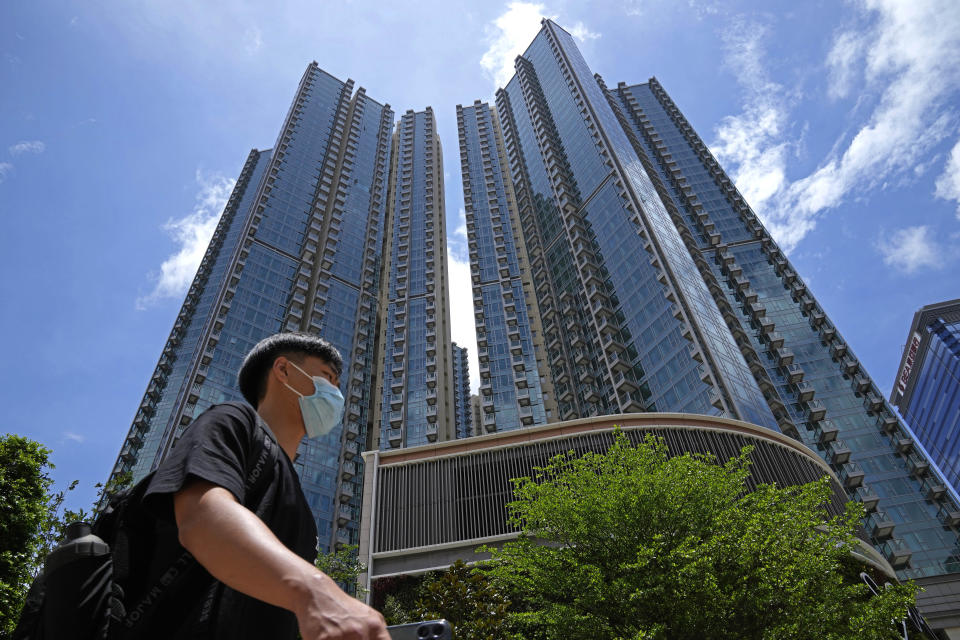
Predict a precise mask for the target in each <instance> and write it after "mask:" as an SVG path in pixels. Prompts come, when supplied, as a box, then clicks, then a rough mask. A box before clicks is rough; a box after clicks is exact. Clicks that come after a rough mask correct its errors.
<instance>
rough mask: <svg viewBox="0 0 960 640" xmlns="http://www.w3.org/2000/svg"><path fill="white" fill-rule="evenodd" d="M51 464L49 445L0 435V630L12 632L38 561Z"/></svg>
mask: <svg viewBox="0 0 960 640" xmlns="http://www.w3.org/2000/svg"><path fill="white" fill-rule="evenodd" d="M52 468H53V465H52V464H50V450H49V449H47V448H46V447H44V446H43V445H41V444H40V443H38V442H34V441H33V440H30V439H28V438H24V437H22V436H17V435H12V434H7V435H4V436H2V437H0V636H6V635H9V634H10V633H12V632H13V628H14V627H15V626H16V622H17V618H18V617H19V615H20V609H21V608H22V606H23V599H24V597H26V593H27V589H28V588H29V587H30V582H31V581H32V580H33V576H34V574H35V572H36V568H37V566H38V564H37V563H38V557H39V556H40V553H41V550H42V547H43V540H42V538H41V537H40V532H41V530H42V529H43V528H44V527H45V526H46V525H47V524H48V523H49V519H50V518H49V507H50V499H51V496H50V495H49V490H50V487H51V485H52V484H53V480H51V479H50V476H49V475H48V471H49V469H52Z"/></svg>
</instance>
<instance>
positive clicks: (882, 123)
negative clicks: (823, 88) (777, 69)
mask: <svg viewBox="0 0 960 640" xmlns="http://www.w3.org/2000/svg"><path fill="white" fill-rule="evenodd" d="M860 4H861V5H862V6H863V7H864V8H865V9H866V12H865V13H866V14H867V15H868V16H869V17H870V18H871V19H872V20H873V22H872V23H871V24H870V25H868V26H867V27H865V28H863V29H861V30H860V32H859V35H856V34H854V33H853V32H852V31H844V32H842V33H840V34H839V35H838V36H836V39H835V42H834V46H833V49H832V50H831V54H830V56H828V60H827V64H828V66H830V68H831V72H832V73H833V75H832V77H831V79H830V88H829V91H832V92H833V93H834V95H837V96H839V95H841V94H844V92H849V90H850V86H851V83H852V82H853V80H852V78H853V75H852V74H853V73H854V70H855V69H857V68H858V65H859V66H862V68H863V71H862V72H861V73H862V75H863V82H864V83H865V86H866V88H867V89H868V90H870V91H873V92H875V93H877V94H879V99H878V100H877V101H876V104H875V106H874V107H873V111H872V112H871V113H870V114H869V115H868V117H867V118H866V119H865V120H863V121H862V122H861V124H860V125H858V126H859V129H858V130H857V131H856V133H855V134H854V135H853V136H852V137H851V138H850V139H849V142H847V141H846V140H841V141H838V144H837V145H835V147H834V150H833V151H831V152H830V153H829V154H828V155H827V157H825V158H824V159H823V160H822V161H821V162H820V163H819V166H818V167H817V169H816V170H814V171H813V172H812V173H811V174H810V175H807V176H806V177H803V178H801V179H798V180H796V181H794V182H792V183H789V182H786V181H784V180H783V179H782V177H781V176H780V173H779V172H780V170H781V169H783V165H782V163H781V160H782V159H783V158H784V156H783V155H782V154H783V149H784V147H782V145H784V144H789V143H788V142H786V140H788V138H789V131H787V130H785V129H783V128H782V127H780V128H777V126H773V125H770V126H766V123H767V122H769V121H772V122H774V123H779V124H781V125H782V124H783V123H784V122H785V120H778V117H780V116H783V117H784V118H785V117H786V112H785V111H783V108H784V107H785V104H783V103H781V104H779V105H778V104H777V103H776V102H775V101H774V102H771V101H769V100H767V101H765V96H767V95H768V94H767V93H766V92H765V91H763V90H762V86H763V85H762V83H761V84H759V85H758V84H757V81H758V79H761V80H762V78H763V75H762V66H761V62H760V61H761V60H762V53H763V52H762V50H761V49H762V48H757V49H755V50H753V51H752V55H750V56H747V55H746V53H751V49H750V48H749V47H747V49H746V51H745V53H744V55H742V56H739V57H737V56H732V58H733V60H734V61H737V62H740V63H744V64H745V65H746V66H745V67H744V68H743V70H742V71H741V73H740V77H739V79H740V82H741V84H743V85H744V86H745V87H746V88H747V89H748V92H747V94H748V99H747V102H746V104H745V106H744V113H743V114H742V115H740V116H736V117H735V118H733V119H727V120H725V121H724V122H723V123H721V125H720V127H718V131H717V133H718V135H721V134H723V135H722V137H721V149H723V148H724V145H726V150H727V151H728V154H727V159H728V160H730V161H732V164H733V166H734V167H735V168H734V171H733V173H734V177H735V180H736V182H737V186H738V187H739V188H740V189H741V191H743V192H744V193H745V194H751V193H752V194H755V196H758V197H759V200H754V201H753V202H752V204H754V207H755V209H757V211H758V213H759V214H760V215H761V216H762V217H763V219H764V222H765V223H766V224H767V226H768V227H769V228H770V230H771V232H772V233H773V234H774V236H775V237H776V238H777V240H778V241H779V242H780V244H781V245H782V246H783V247H784V248H785V249H787V250H790V249H792V248H793V247H795V246H796V245H797V243H799V242H800V241H801V240H802V239H803V238H804V237H805V236H806V234H807V233H809V232H810V231H811V230H812V229H813V228H814V227H815V226H816V221H817V217H818V216H820V215H822V214H823V213H824V212H826V211H828V210H830V209H832V208H834V207H837V206H839V205H840V204H842V203H843V202H844V200H845V199H847V198H848V197H850V196H853V195H856V194H858V193H861V192H865V191H868V190H870V189H873V188H877V187H883V186H885V185H887V184H889V183H894V184H896V183H897V182H898V181H902V180H908V179H909V176H910V174H911V173H914V168H915V167H916V165H917V164H919V163H921V162H923V161H924V160H925V159H926V157H927V155H928V154H929V153H930V150H931V149H933V148H934V147H935V146H936V145H937V144H938V143H939V142H941V141H942V140H943V139H944V137H945V136H946V135H948V133H949V131H951V129H952V128H953V126H954V124H953V123H954V121H955V120H956V118H957V112H956V108H955V106H953V105H955V102H956V101H955V100H954V99H953V97H954V96H955V94H956V91H957V90H958V88H960V65H957V64H956V60H958V59H960V11H957V10H956V8H955V5H954V3H953V0H914V1H912V2H909V3H906V2H898V1H897V0H861V1H860ZM858 43H859V44H858ZM753 62H756V64H757V66H758V68H760V69H761V75H759V76H758V75H757V73H755V69H754V68H753V67H752V66H751V65H752V63H753ZM757 86H760V87H761V90H760V91H756V90H755V89H756V87H757ZM767 107H770V109H767ZM778 108H779V109H780V110H779V111H777V109H778ZM738 120H742V121H744V122H745V123H746V124H745V125H743V126H741V127H739V128H737V127H733V131H734V132H735V133H743V132H745V133H743V136H744V138H745V139H746V140H747V142H744V143H742V144H741V146H740V147H737V146H736V145H732V146H731V145H730V143H729V140H731V139H733V140H736V139H737V137H736V136H733V135H731V134H729V133H726V132H725V129H724V127H727V126H729V125H731V123H733V124H737V122H738ZM747 125H752V128H751V127H750V126H747ZM754 135H756V136H759V139H756V138H754V137H751V136H754ZM914 175H915V173H914ZM776 185H779V186H778V187H777V188H776V190H775V191H774V192H773V194H772V195H768V194H771V190H773V189H774V187H775V186H776ZM747 197H748V199H749V198H750V196H749V195H747Z"/></svg>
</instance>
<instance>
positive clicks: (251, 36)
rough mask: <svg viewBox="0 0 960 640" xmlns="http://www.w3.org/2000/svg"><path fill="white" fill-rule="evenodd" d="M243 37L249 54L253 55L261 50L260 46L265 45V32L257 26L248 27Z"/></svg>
mask: <svg viewBox="0 0 960 640" xmlns="http://www.w3.org/2000/svg"><path fill="white" fill-rule="evenodd" d="M243 39H244V49H246V51H247V55H251V56H252V55H253V54H255V53H256V52H258V51H260V47H262V46H263V33H262V32H261V31H260V29H259V28H257V27H251V28H250V29H247V31H246V33H244V34H243Z"/></svg>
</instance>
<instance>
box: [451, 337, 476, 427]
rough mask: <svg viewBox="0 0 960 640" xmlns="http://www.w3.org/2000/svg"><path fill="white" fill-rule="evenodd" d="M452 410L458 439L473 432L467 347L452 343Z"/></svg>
mask: <svg viewBox="0 0 960 640" xmlns="http://www.w3.org/2000/svg"><path fill="white" fill-rule="evenodd" d="M453 410H454V414H455V418H456V419H455V420H454V431H455V432H456V436H457V438H458V439H460V438H469V437H470V436H472V435H474V433H473V411H472V410H471V407H470V366H469V361H468V356H467V348H466V347H460V346H458V345H457V343H456V342H454V343H453Z"/></svg>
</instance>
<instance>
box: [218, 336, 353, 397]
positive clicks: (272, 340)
mask: <svg viewBox="0 0 960 640" xmlns="http://www.w3.org/2000/svg"><path fill="white" fill-rule="evenodd" d="M280 356H285V357H287V358H291V359H292V360H294V361H297V362H299V361H302V359H303V357H304V356H315V357H317V358H320V359H321V360H323V361H324V362H326V363H327V364H328V365H330V366H331V367H332V368H333V370H334V371H335V372H336V373H337V376H338V377H339V376H340V371H341V369H342V368H343V358H342V357H341V356H340V352H339V351H337V349H336V347H334V346H333V345H332V344H330V343H329V342H327V341H326V340H324V339H323V338H321V337H319V336H314V335H310V334H309V333H277V334H274V335H272V336H270V337H269V338H264V339H263V340H261V341H260V342H258V343H257V344H256V346H255V347H254V348H253V349H251V350H250V353H248V354H247V357H246V358H244V360H243V364H242V365H241V366H240V373H238V374H237V384H239V386H240V393H242V394H243V397H244V398H246V400H247V402H249V403H250V404H251V405H253V406H254V407H256V406H257V405H259V404H260V400H262V399H263V396H264V394H266V392H267V373H268V372H269V371H270V368H271V367H272V366H273V363H274V361H275V360H276V359H277V358H279V357H280ZM298 356H299V357H298Z"/></svg>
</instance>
